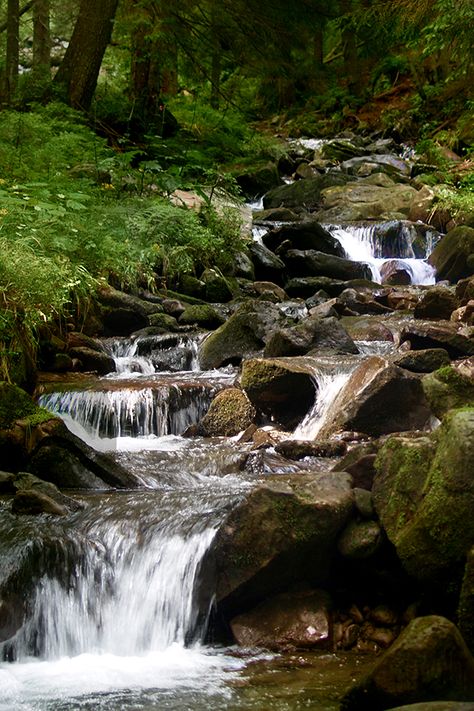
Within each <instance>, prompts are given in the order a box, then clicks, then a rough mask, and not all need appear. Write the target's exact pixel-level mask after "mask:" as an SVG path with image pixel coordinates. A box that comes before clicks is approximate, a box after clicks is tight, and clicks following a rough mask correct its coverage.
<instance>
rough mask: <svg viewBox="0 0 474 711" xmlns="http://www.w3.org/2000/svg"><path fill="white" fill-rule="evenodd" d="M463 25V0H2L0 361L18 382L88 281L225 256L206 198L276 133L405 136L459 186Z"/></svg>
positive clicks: (153, 285)
mask: <svg viewBox="0 0 474 711" xmlns="http://www.w3.org/2000/svg"><path fill="white" fill-rule="evenodd" d="M473 28H474V6H473V4H472V2H471V1H470V0H436V2H431V1H428V0H393V1H392V2H391V3H389V4H388V3H385V2H382V0H339V1H338V2H325V1H324V0H299V1H298V2H293V3H288V2H286V1H285V0H273V1H272V2H271V3H269V2H267V1H266V0H259V1H258V2H257V1H256V0H220V1H219V2H217V1H216V0H201V1H200V2H196V1H195V0H182V2H180V3H179V4H177V3H174V4H173V3H168V2H163V1H160V0H156V1H153V0H101V2H97V1H96V0H81V2H80V3H78V2H72V1H69V0H61V2H60V1H59V0H29V1H28V2H22V1H21V0H1V2H0V108H1V110H0V166H1V172H0V255H1V256H0V307H1V308H0V369H1V373H0V376H1V377H4V378H6V379H14V380H17V381H18V382H21V383H24V382H27V381H28V376H27V373H26V371H27V370H28V361H30V362H32V363H34V362H35V358H36V354H37V350H38V345H39V344H40V343H41V340H42V338H43V335H42V334H44V331H45V329H50V330H52V331H54V332H59V333H60V332H61V329H64V328H65V327H66V324H67V323H68V322H69V323H70V322H71V320H72V321H73V322H74V323H75V326H76V327H80V326H81V323H83V322H84V321H85V319H86V318H87V313H88V309H89V305H90V304H91V302H92V301H93V299H94V293H95V292H96V290H97V289H98V288H99V287H100V286H101V285H103V284H104V283H109V284H112V285H114V286H118V287H120V288H127V289H130V290H133V289H137V288H139V287H141V288H148V289H151V290H156V289H158V288H161V287H163V285H165V286H166V287H168V288H171V287H174V286H176V283H177V279H178V277H179V276H180V275H182V274H183V273H187V274H198V272H199V270H201V269H202V268H205V267H209V266H212V267H213V268H217V269H222V270H224V271H225V269H226V268H227V266H228V262H229V260H230V261H231V260H232V255H233V253H234V252H236V251H238V250H239V249H242V236H241V231H240V227H239V221H238V214H237V211H235V212H234V211H232V210H230V209H229V210H226V211H225V212H222V210H217V209H216V207H215V200H216V198H220V199H223V198H225V199H232V200H233V201H234V202H235V204H236V205H237V204H238V201H239V189H238V185H237V182H236V180H235V176H236V174H237V173H239V172H241V171H242V170H244V169H255V167H257V166H259V165H265V164H266V163H267V162H268V161H269V160H273V161H275V160H278V159H279V158H281V156H282V155H283V154H284V152H285V150H286V144H285V143H284V142H283V141H282V140H278V139H277V138H275V136H280V137H285V136H302V135H305V136H316V137H324V136H331V135H335V134H336V133H338V132H340V131H342V130H347V129H351V130H353V131H355V132H366V133H368V132H374V131H377V132H379V133H382V134H383V135H391V136H393V137H395V138H397V139H398V140H404V141H410V142H411V143H412V144H416V146H417V149H418V151H419V153H420V154H423V155H424V156H425V159H426V161H427V162H428V163H429V164H430V165H434V166H435V169H436V171H438V172H437V173H436V177H435V182H436V181H437V182H440V181H442V182H443V183H445V184H446V185H447V186H448V189H447V191H445V192H444V193H443V194H442V197H440V199H444V200H448V201H454V200H464V201H467V202H468V203H469V204H472V202H473V197H472V196H473V189H474V171H473V170H472V167H471V160H470V159H471V154H472V147H473V144H474V122H473V118H472V116H473V106H474V103H473V102H474V95H473V92H474V89H473V87H474V82H473V78H474V76H473V74H474V62H473V60H474V56H473V54H474V49H473V47H474V41H473V40H474V36H473V35H474V29H473ZM453 151H454V152H457V153H458V154H459V156H460V157H461V158H462V160H463V161H464V171H463V173H462V176H461V177H459V171H458V172H457V173H456V175H453V174H452V173H451V172H450V170H449V157H450V152H453ZM177 189H186V190H190V189H192V190H194V191H195V192H196V193H197V194H198V195H199V196H200V198H201V200H202V204H203V207H202V209H201V211H200V213H199V214H198V213H195V212H191V211H188V210H185V209H183V208H182V207H180V206H179V205H176V204H173V202H170V199H169V198H170V196H172V195H173V194H174V193H175V191H176V190H177ZM157 275H158V276H157ZM48 337H49V336H48Z"/></svg>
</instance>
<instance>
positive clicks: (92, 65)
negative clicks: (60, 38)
mask: <svg viewBox="0 0 474 711" xmlns="http://www.w3.org/2000/svg"><path fill="white" fill-rule="evenodd" d="M118 2H119V0H101V2H97V0H81V4H80V7H79V15H78V18H77V21H76V24H75V26H74V31H73V33H72V37H71V40H70V42H69V45H68V48H67V50H66V54H65V55H64V59H63V61H62V63H61V66H60V67H59V69H58V72H57V74H56V76H55V78H54V81H55V83H56V84H58V85H59V86H61V87H62V89H63V91H64V98H65V100H66V102H67V103H68V104H69V105H70V106H73V107H74V108H77V109H81V110H83V111H87V110H88V109H89V108H90V105H91V102H92V98H93V96H94V91H95V88H96V85H97V78H98V76H99V71H100V67H101V64H102V59H103V57H104V52H105V50H106V49H107V45H108V43H109V41H110V37H111V35H112V28H113V22H114V18H115V12H116V10H117V6H118Z"/></svg>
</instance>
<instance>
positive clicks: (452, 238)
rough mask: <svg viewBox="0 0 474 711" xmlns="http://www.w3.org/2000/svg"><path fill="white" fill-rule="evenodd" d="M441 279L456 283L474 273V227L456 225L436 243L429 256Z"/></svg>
mask: <svg viewBox="0 0 474 711" xmlns="http://www.w3.org/2000/svg"><path fill="white" fill-rule="evenodd" d="M428 261H429V263H430V264H431V265H432V266H433V267H435V269H436V275H437V278H438V279H439V280H441V279H447V280H448V281H450V282H452V283H455V282H457V281H458V280H459V279H463V278H464V277H469V276H471V275H472V274H474V228H472V227H464V226H460V227H455V228H454V229H453V230H451V231H450V232H448V234H447V235H445V236H444V237H443V238H442V239H441V241H440V242H438V244H437V245H436V247H435V248H434V250H433V251H432V253H431V255H430V257H429V260H428Z"/></svg>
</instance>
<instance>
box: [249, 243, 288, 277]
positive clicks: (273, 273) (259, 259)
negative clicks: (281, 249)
mask: <svg viewBox="0 0 474 711" xmlns="http://www.w3.org/2000/svg"><path fill="white" fill-rule="evenodd" d="M249 251H250V255H251V257H252V261H253V264H254V268H255V277H256V279H258V280H259V281H272V282H274V283H275V284H283V272H284V270H285V263H284V262H283V261H282V260H281V259H280V257H277V255H276V254H274V252H272V251H271V250H270V249H268V247H265V246H264V245H263V244H258V243H257V242H253V243H252V244H251V245H250V247H249Z"/></svg>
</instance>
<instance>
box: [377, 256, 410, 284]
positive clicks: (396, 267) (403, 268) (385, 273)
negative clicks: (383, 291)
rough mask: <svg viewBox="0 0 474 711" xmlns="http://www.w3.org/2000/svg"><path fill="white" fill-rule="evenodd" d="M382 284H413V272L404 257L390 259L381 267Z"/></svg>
mask: <svg viewBox="0 0 474 711" xmlns="http://www.w3.org/2000/svg"><path fill="white" fill-rule="evenodd" d="M380 277H381V282H382V284H390V285H392V286H394V285H398V286H406V285H408V284H411V272H410V270H409V268H408V266H407V264H406V263H405V262H404V261H403V259H389V260H388V261H386V262H384V263H383V264H382V266H381V267H380Z"/></svg>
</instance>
